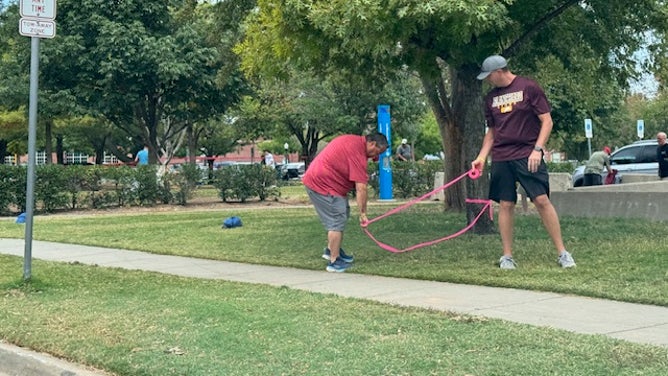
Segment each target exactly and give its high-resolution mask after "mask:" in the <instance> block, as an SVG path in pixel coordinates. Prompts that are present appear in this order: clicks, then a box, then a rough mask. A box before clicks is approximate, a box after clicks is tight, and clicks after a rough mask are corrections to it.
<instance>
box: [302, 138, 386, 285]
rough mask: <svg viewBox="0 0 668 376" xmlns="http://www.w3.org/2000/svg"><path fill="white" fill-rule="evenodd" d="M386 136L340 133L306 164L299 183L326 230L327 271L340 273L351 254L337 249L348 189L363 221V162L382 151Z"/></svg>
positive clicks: (347, 211) (366, 179)
mask: <svg viewBox="0 0 668 376" xmlns="http://www.w3.org/2000/svg"><path fill="white" fill-rule="evenodd" d="M387 147H388V143H387V138H386V137H385V135H383V134H382V133H374V134H370V135H368V136H357V135H342V136H338V137H336V138H335V139H333V140H332V141H331V142H330V143H329V144H328V145H327V146H326V147H325V148H324V149H323V150H322V151H321V152H320V153H319V154H318V155H317V156H316V157H315V159H313V162H311V164H310V165H309V167H308V169H307V170H306V173H305V174H304V177H303V178H302V182H303V183H304V186H305V187H306V192H307V193H308V195H309V198H310V199H311V202H312V203H313V206H314V207H315V211H316V212H317V213H318V216H319V217H320V221H321V222H322V224H323V226H324V227H325V230H326V231H327V248H325V250H324V252H323V254H322V257H323V258H324V259H326V260H328V261H329V262H328V264H327V268H326V269H327V271H328V272H343V271H345V270H346V269H348V268H349V267H350V266H351V265H352V262H353V256H352V255H348V254H346V253H345V252H344V251H343V249H341V243H342V241H343V230H344V228H345V225H346V222H347V221H348V218H349V216H350V206H349V205H348V192H350V191H352V190H353V189H354V190H355V192H356V198H357V208H358V209H359V212H360V223H364V222H366V221H367V217H366V202H367V183H368V182H369V175H368V174H367V161H368V159H369V158H375V157H377V156H378V155H380V154H382V153H384V152H385V150H386V149H387Z"/></svg>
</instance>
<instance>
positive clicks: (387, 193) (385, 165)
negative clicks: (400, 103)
mask: <svg viewBox="0 0 668 376" xmlns="http://www.w3.org/2000/svg"><path fill="white" fill-rule="evenodd" d="M378 132H380V133H382V134H384V135H385V137H386V138H387V143H388V145H390V146H389V147H388V148H387V150H385V152H384V153H383V154H381V155H379V156H378V157H379V160H378V167H379V170H380V173H379V181H378V183H379V188H380V189H379V196H380V197H379V198H380V199H381V200H392V163H391V160H390V157H391V156H392V130H391V126H390V106H389V105H386V104H381V105H378Z"/></svg>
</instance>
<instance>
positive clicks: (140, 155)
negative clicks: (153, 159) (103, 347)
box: [135, 144, 148, 166]
mask: <svg viewBox="0 0 668 376" xmlns="http://www.w3.org/2000/svg"><path fill="white" fill-rule="evenodd" d="M135 162H136V163H137V165H140V166H141V165H148V145H146V144H145V145H144V148H143V149H141V150H140V151H138V152H137V156H136V157H135Z"/></svg>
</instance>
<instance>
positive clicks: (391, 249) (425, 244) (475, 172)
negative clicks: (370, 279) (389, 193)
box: [362, 169, 494, 253]
mask: <svg viewBox="0 0 668 376" xmlns="http://www.w3.org/2000/svg"><path fill="white" fill-rule="evenodd" d="M480 175H481V173H480V170H478V169H471V170H469V171H467V172H465V173H463V174H462V175H460V176H458V177H457V178H455V179H453V180H451V181H450V182H448V183H447V184H444V185H442V186H440V187H438V188H436V189H434V190H433V191H431V192H429V193H426V194H424V195H422V196H420V197H418V198H416V199H413V200H411V201H409V202H407V203H405V204H403V205H401V206H399V207H397V208H394V209H392V210H390V211H388V212H387V213H385V214H382V215H379V216H378V217H375V218H373V219H370V220H368V221H367V222H366V223H364V224H362V229H363V230H364V232H365V233H366V234H367V236H368V237H369V238H370V239H371V240H373V241H374V242H375V243H376V244H377V245H378V246H379V247H380V248H382V249H384V250H386V251H389V252H392V253H403V252H408V251H412V250H415V249H418V248H422V247H428V246H430V245H434V244H438V243H440V242H442V241H445V240H449V239H452V238H455V237H457V236H460V235H462V234H464V233H465V232H467V231H468V230H470V229H471V228H472V227H473V226H475V224H476V223H477V222H478V220H479V219H480V217H481V216H482V215H483V213H485V210H489V219H490V220H492V219H493V218H494V213H493V212H492V210H493V208H492V201H491V200H482V199H468V198H467V199H466V202H467V203H472V204H484V205H485V206H483V208H482V210H480V213H478V215H477V216H476V217H475V218H474V219H473V221H472V222H471V223H470V224H469V225H468V226H466V227H464V228H463V229H461V230H459V231H457V232H456V233H454V234H452V235H448V236H445V237H443V238H440V239H435V240H431V241H426V242H423V243H418V244H415V245H413V246H410V247H407V248H404V249H398V248H395V247H392V246H391V245H388V244H385V243H383V242H381V241H379V240H378V239H376V238H375V237H374V236H373V235H372V234H371V232H370V231H369V230H368V228H367V226H368V225H370V224H371V223H374V222H377V221H379V220H381V219H383V218H385V217H388V216H390V215H392V214H396V213H398V212H400V211H402V210H404V209H406V208H408V207H409V206H412V205H414V204H415V203H417V202H420V201H422V200H424V199H425V198H427V197H430V196H432V195H433V194H434V193H438V192H440V191H442V190H444V189H446V188H448V187H450V186H451V185H453V184H455V183H456V182H458V181H459V180H461V179H463V178H464V177H466V176H468V177H470V178H471V179H477V178H479V177H480Z"/></svg>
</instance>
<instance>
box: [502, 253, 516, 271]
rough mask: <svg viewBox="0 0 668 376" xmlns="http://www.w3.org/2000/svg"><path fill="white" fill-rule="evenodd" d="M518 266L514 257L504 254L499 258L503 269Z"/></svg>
mask: <svg viewBox="0 0 668 376" xmlns="http://www.w3.org/2000/svg"><path fill="white" fill-rule="evenodd" d="M516 266H517V264H515V260H513V258H512V257H509V256H503V257H501V259H500V260H499V268H501V269H506V270H511V269H515V267H516Z"/></svg>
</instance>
